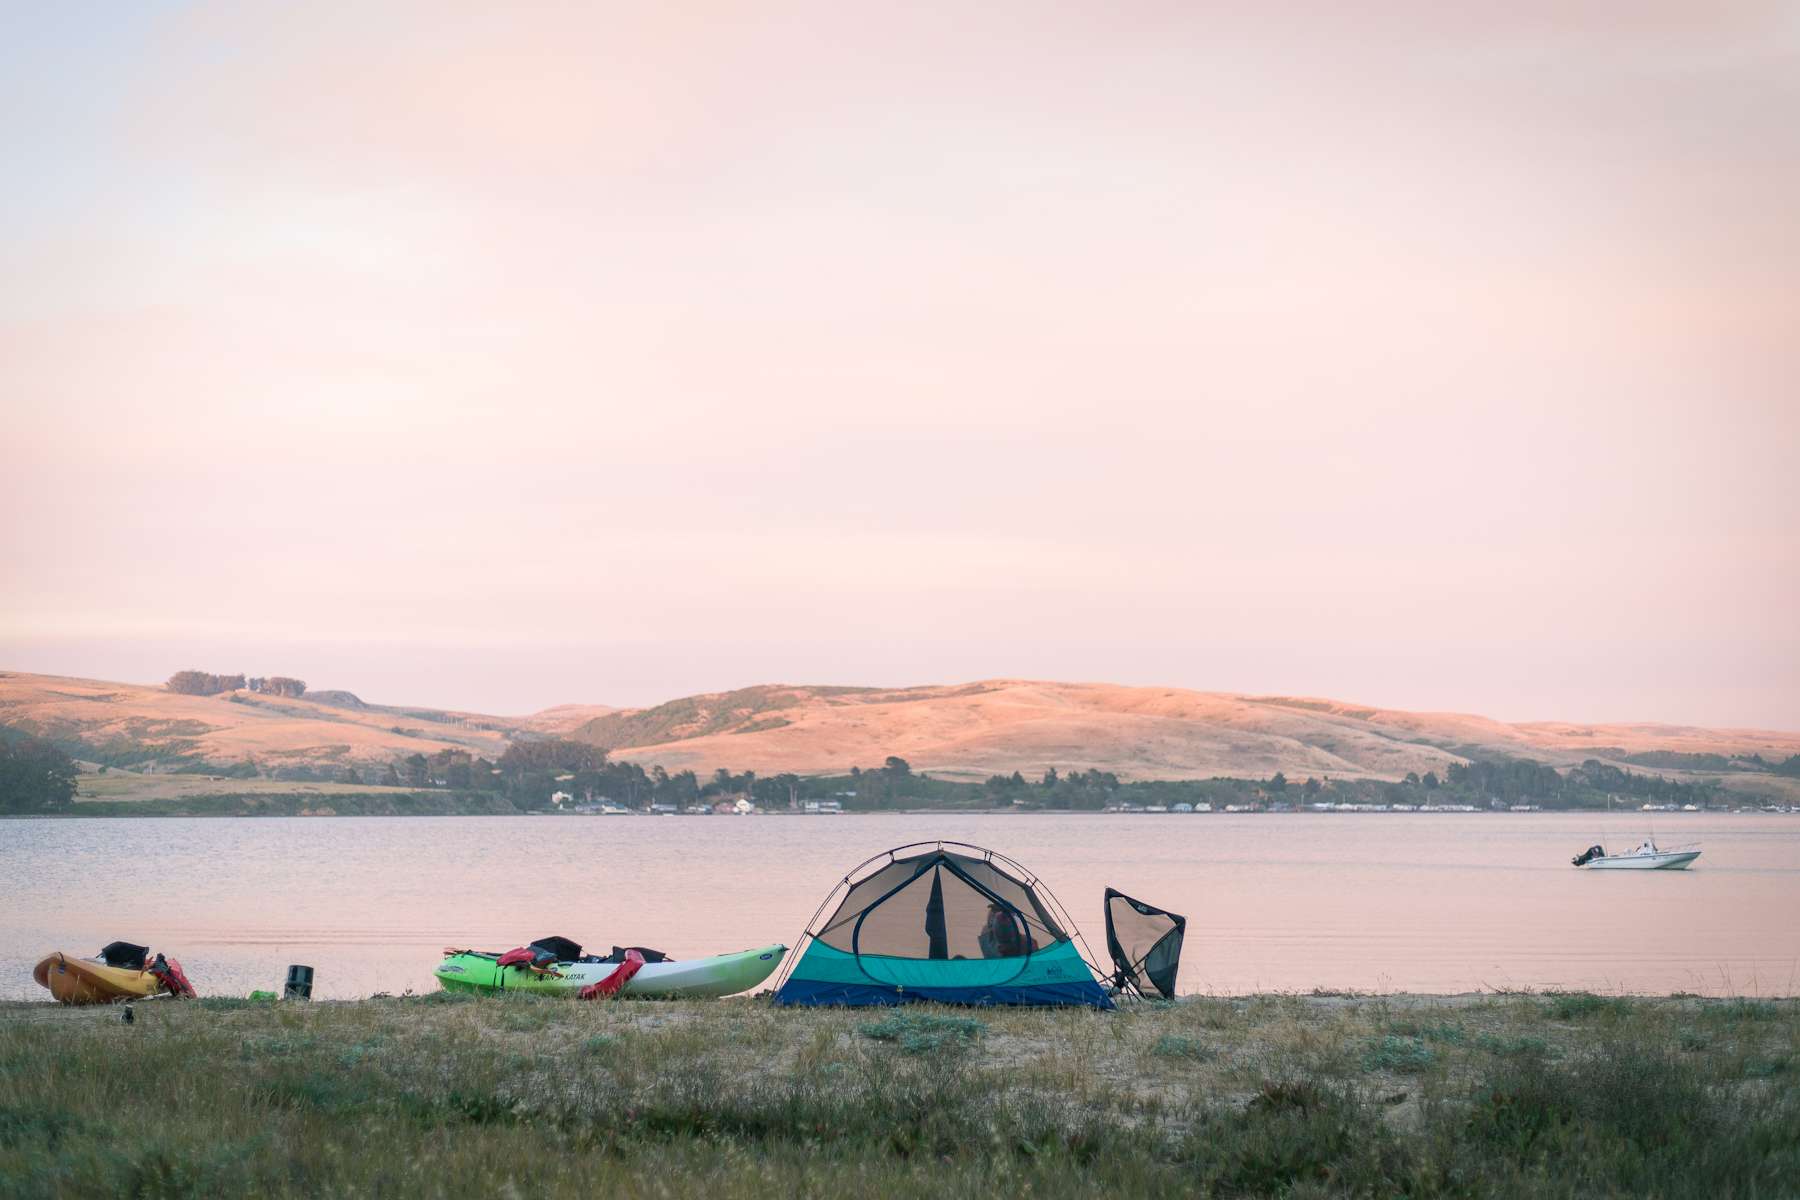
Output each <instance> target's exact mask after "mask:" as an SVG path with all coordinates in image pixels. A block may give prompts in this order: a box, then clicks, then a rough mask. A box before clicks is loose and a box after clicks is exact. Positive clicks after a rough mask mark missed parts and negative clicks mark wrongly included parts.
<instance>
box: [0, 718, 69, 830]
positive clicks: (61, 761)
mask: <svg viewBox="0 0 1800 1200" xmlns="http://www.w3.org/2000/svg"><path fill="white" fill-rule="evenodd" d="M75 774H76V772H75V760H74V759H72V758H70V757H69V756H68V755H67V754H65V753H63V752H62V751H61V750H59V749H58V748H57V747H55V746H54V745H52V744H51V743H49V742H47V741H45V740H44V739H42V738H39V737H33V736H32V735H31V734H28V733H22V732H20V731H18V730H15V729H6V728H3V727H0V813H11V814H19V813H54V812H68V811H69V810H70V809H71V808H73V807H74V806H75Z"/></svg>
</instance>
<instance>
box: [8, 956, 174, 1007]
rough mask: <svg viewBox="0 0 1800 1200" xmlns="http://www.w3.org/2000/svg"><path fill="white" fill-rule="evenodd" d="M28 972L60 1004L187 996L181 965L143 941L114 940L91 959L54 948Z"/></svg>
mask: <svg viewBox="0 0 1800 1200" xmlns="http://www.w3.org/2000/svg"><path fill="white" fill-rule="evenodd" d="M31 977H32V978H33V979H35V980H37V982H38V983H39V984H40V985H42V986H44V987H47V988H49V989H50V994H51V995H52V996H55V997H56V998H57V999H58V1000H60V1001H62V1002H63V1003H64V1004H113V1003H116V1002H118V1001H121V1000H142V999H144V998H145V997H146V996H155V995H157V994H159V993H162V992H167V993H168V994H169V995H171V996H174V997H176V998H177V999H184V998H192V997H193V995H194V988H193V985H192V984H190V983H188V980H187V975H186V974H185V973H183V971H182V969H181V964H180V963H178V962H176V961H175V960H174V959H172V958H165V957H164V956H163V955H161V954H158V955H156V957H155V958H151V957H150V951H149V949H148V948H147V947H144V946H134V945H132V944H131V943H129V942H114V943H112V944H111V945H110V946H108V947H106V949H104V950H102V951H100V953H99V954H98V955H96V956H95V957H93V958H77V957H76V956H75V955H73V954H69V953H66V952H64V951H61V950H58V951H56V952H55V953H54V954H50V955H46V956H45V957H44V958H43V960H42V961H40V962H39V963H38V965H37V966H36V967H34V968H32V971H31Z"/></svg>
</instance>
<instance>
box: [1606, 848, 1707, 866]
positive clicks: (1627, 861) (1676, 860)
mask: <svg viewBox="0 0 1800 1200" xmlns="http://www.w3.org/2000/svg"><path fill="white" fill-rule="evenodd" d="M1699 857H1700V852H1699V851H1698V850H1664V851H1659V852H1657V853H1655V854H1619V855H1613V856H1610V857H1601V858H1596V859H1593V860H1591V861H1589V862H1587V863H1586V864H1584V865H1585V866H1586V867H1587V868H1588V870H1590V871H1599V870H1607V871H1684V870H1686V869H1687V865H1688V864H1689V863H1691V862H1693V861H1694V860H1695V859H1696V858H1699Z"/></svg>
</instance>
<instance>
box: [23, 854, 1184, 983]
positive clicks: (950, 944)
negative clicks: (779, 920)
mask: <svg viewBox="0 0 1800 1200" xmlns="http://www.w3.org/2000/svg"><path fill="white" fill-rule="evenodd" d="M1105 911H1106V946H1107V950H1108V952H1109V953H1110V955H1111V957H1112V962H1113V969H1112V971H1111V972H1110V973H1109V972H1106V971H1103V970H1101V969H1100V968H1098V967H1096V966H1094V965H1093V961H1092V959H1091V957H1090V955H1089V954H1088V953H1087V952H1086V950H1087V944H1086V942H1085V941H1084V940H1083V939H1082V937H1081V934H1080V931H1079V930H1077V929H1076V928H1075V924H1074V922H1073V921H1071V920H1070V919H1069V915H1068V913H1067V911H1065V910H1064V908H1063V907H1062V905H1061V904H1060V903H1059V902H1058V901H1057V899H1056V897H1055V896H1054V895H1052V894H1051V892H1050V889H1049V888H1048V887H1046V886H1045V885H1044V883H1043V881H1042V880H1040V879H1038V878H1037V877H1036V876H1034V875H1032V874H1031V872H1029V871H1027V870H1026V869H1025V868H1024V867H1023V866H1021V865H1020V864H1019V863H1017V862H1015V861H1014V860H1012V859H1010V858H1008V857H1006V856H1005V855H1003V854H999V853H996V852H995V851H993V850H987V849H984V848H982V847H980V846H973V845H970V844H968V843H966V842H952V841H932V842H914V843H911V844H909V845H905V846H897V847H895V848H894V849H892V850H888V851H886V852H884V853H882V854H878V855H876V856H875V857H873V858H870V859H867V860H865V861H864V862H862V863H860V864H858V865H857V866H856V867H855V868H854V869H852V870H851V871H850V873H849V874H847V875H845V876H844V878H843V879H842V880H841V881H839V883H838V885H837V886H836V887H835V888H833V889H832V890H831V892H830V893H829V894H828V895H827V896H826V897H825V899H824V901H823V902H822V903H821V904H820V905H819V908H818V911H816V912H815V913H814V914H813V918H812V920H811V922H809V923H808V925H807V927H806V929H805V931H804V932H803V933H802V935H801V938H800V946H801V950H800V952H799V953H798V954H796V955H795V956H793V957H792V958H788V957H787V947H786V946H783V945H779V944H777V945H771V946H762V947H758V948H756V949H752V950H745V951H741V952H739V953H737V954H719V955H713V956H711V957H708V958H693V959H672V958H670V957H669V956H668V955H666V954H664V953H662V952H661V951H659V950H651V949H649V948H647V947H643V946H614V947H613V948H612V952H611V953H610V954H607V955H604V956H601V955H594V954H586V953H584V952H583V950H582V947H581V945H580V944H579V943H577V942H573V941H570V940H569V939H568V938H564V937H543V938H538V939H537V940H536V941H533V942H529V943H527V944H526V945H523V946H519V947H516V948H514V949H512V950H507V951H478V950H465V949H457V948H454V947H451V948H447V949H445V951H444V961H443V962H442V963H440V964H439V965H438V967H437V970H436V972H435V974H436V976H437V979H438V981H439V983H440V984H441V985H442V986H443V987H444V988H445V989H446V990H449V991H469V992H478V993H504V992H533V993H540V994H548V995H564V996H571V997H577V998H579V999H583V1000H600V999H610V998H612V997H615V996H627V995H629V996H648V997H665V998H704V997H717V996H730V995H735V994H737V993H739V992H746V991H749V990H750V989H752V988H754V987H756V986H757V985H759V984H761V983H762V982H763V981H764V980H766V979H768V978H769V977H770V975H772V974H774V973H775V971H776V970H777V969H778V968H782V970H783V973H782V976H781V978H780V979H779V980H778V984H779V986H778V987H777V988H776V990H775V993H774V1002H775V1003H776V1004H779V1005H797V1006H819V1005H849V1006H861V1005H895V1004H909V1003H914V1002H917V1001H938V1002H941V1003H946V1004H970V1005H1031V1006H1066V1005H1072V1006H1080V1007H1088V1008H1096V1009H1110V1008H1112V1007H1114V997H1119V996H1125V997H1136V998H1139V999H1151V998H1162V999H1173V998H1174V996H1175V987H1176V975H1177V971H1178V969H1179V967H1180V962H1181V948H1182V940H1183V938H1184V937H1185V935H1186V928H1187V920H1186V918H1184V917H1182V916H1180V915H1179V914H1176V913H1172V912H1168V911H1167V910H1165V909H1161V908H1157V907H1156V906H1154V905H1151V904H1148V903H1146V902H1144V901H1142V900H1136V899H1133V898H1132V897H1130V896H1127V895H1125V894H1124V893H1123V892H1120V891H1118V890H1116V889H1114V888H1107V889H1106V897H1105ZM827 914H829V915H827ZM784 960H785V967H784V965H783V964H784ZM312 974H313V972H312V968H311V967H307V966H298V965H296V966H291V967H289V968H288V979H287V984H286V987H285V988H284V992H283V994H284V996H285V997H286V998H288V999H308V998H310V996H311V994H312ZM33 977H34V978H35V979H36V980H37V982H38V983H39V984H41V985H43V986H44V987H46V988H49V989H50V993H51V995H53V996H55V997H56V999H58V1000H60V1001H62V1002H63V1003H65V1004H105V1003H111V1002H114V1001H120V1000H123V1001H130V1000H137V999H143V998H145V997H147V996H154V995H162V994H166V995H169V996H173V997H175V998H177V999H181V998H189V997H192V996H193V995H194V989H193V986H192V985H191V984H190V983H189V982H188V979H187V976H186V974H185V973H183V971H182V969H181V964H180V963H178V962H176V961H174V960H173V959H170V958H166V957H165V956H163V955H161V954H158V955H156V956H155V957H154V958H151V957H150V952H149V949H148V947H145V946H139V945H136V944H134V943H131V942H113V943H111V944H110V945H108V946H107V947H105V948H104V949H103V950H101V951H100V953H99V955H98V956H96V957H95V958H73V957H70V956H69V955H67V954H64V953H62V952H60V951H59V952H57V953H54V954H51V955H49V956H47V957H46V958H44V959H43V960H42V961H41V962H39V963H38V964H37V967H36V969H35V970H34V972H33ZM271 998H272V997H271Z"/></svg>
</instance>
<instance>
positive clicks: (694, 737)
mask: <svg viewBox="0 0 1800 1200" xmlns="http://www.w3.org/2000/svg"><path fill="white" fill-rule="evenodd" d="M0 725H3V726H9V727H12V728H16V729H23V730H26V731H29V732H32V733H36V734H39V735H41V736H45V737H50V738H53V739H55V740H57V741H60V742H62V743H63V744H65V745H72V746H77V745H78V746H79V747H83V748H85V750H86V753H85V755H84V756H85V757H88V758H91V759H93V760H96V761H101V762H113V763H116V764H121V765H124V764H131V765H134V766H136V767H137V768H138V769H145V767H148V768H149V769H152V770H154V769H167V767H169V766H171V765H176V764H179V763H180V762H182V761H187V762H194V761H203V762H206V763H209V764H213V765H217V766H226V765H229V764H235V763H243V762H253V763H254V764H255V765H256V767H257V768H258V770H259V771H260V772H262V773H264V774H271V773H274V772H277V771H280V770H282V769H284V768H301V767H304V768H312V769H314V770H321V769H326V768H334V767H344V766H353V767H356V768H358V769H359V770H365V769H366V768H369V767H378V768H383V769H385V767H386V765H387V764H388V763H390V762H395V761H397V760H399V759H403V758H405V757H407V756H408V755H411V754H414V753H422V754H425V755H427V756H430V755H432V754H435V753H437V752H438V751H440V750H445V749H462V750H467V751H469V752H471V753H474V754H479V755H485V756H487V757H489V758H497V757H498V756H499V755H500V754H502V753H504V752H505V749H506V745H507V743H508V742H509V741H510V740H513V739H516V738H541V737H571V738H577V739H580V740H584V741H589V742H592V743H595V744H597V745H600V746H603V747H605V748H606V749H607V750H608V751H610V752H611V753H612V754H613V756H614V757H615V758H622V759H630V760H633V761H637V762H641V763H643V764H644V765H646V766H649V765H653V764H661V765H662V766H664V767H666V768H668V769H669V770H672V771H674V770H681V769H683V768H692V769H694V770H696V771H699V772H702V773H705V772H710V771H711V770H713V769H714V768H716V767H729V768H731V769H733V770H737V771H742V770H754V771H756V772H757V773H758V774H762V775H768V774H774V773H778V772H781V771H793V772H797V773H800V774H822V773H835V772H842V771H847V770H848V769H849V768H850V767H852V766H862V767H867V766H875V765H879V764H880V763H881V761H882V760H883V759H884V758H886V757H887V756H888V755H890V754H897V755H899V756H901V757H903V758H905V759H907V760H908V761H909V762H910V763H911V764H912V766H913V769H914V770H918V771H928V772H931V773H932V774H936V775H942V776H946V777H952V778H963V779H980V778H985V777H986V776H988V775H991V774H1000V773H1007V774H1009V773H1011V772H1013V771H1015V770H1016V771H1022V772H1024V773H1026V774H1028V775H1034V776H1035V775H1037V774H1040V773H1041V772H1042V771H1043V770H1044V769H1045V768H1046V767H1051V766H1054V767H1056V768H1057V769H1058V770H1062V771H1067V770H1071V769H1090V768H1099V769H1101V770H1106V771H1112V772H1114V773H1115V774H1117V775H1119V776H1120V777H1121V778H1124V779H1187V778H1206V777H1210V776H1213V775H1234V776H1243V777H1266V776H1268V775H1271V774H1273V773H1274V772H1276V771H1282V772H1285V773H1286V774H1287V775H1289V776H1290V777H1293V778H1296V779H1298V778H1304V777H1306V776H1308V775H1317V776H1325V775H1331V776H1334V777H1339V778H1349V777H1358V776H1362V777H1373V778H1387V779H1397V778H1400V777H1401V776H1403V775H1405V774H1406V773H1407V772H1408V771H1417V772H1419V773H1421V774H1423V773H1424V772H1425V771H1428V770H1437V771H1439V772H1440V773H1442V771H1443V768H1444V766H1445V764H1447V763H1449V762H1451V761H1453V760H1454V759H1457V758H1459V757H1468V756H1495V755H1505V756H1515V757H1529V758H1537V759H1541V760H1545V761H1549V762H1553V763H1573V762H1579V761H1581V760H1582V759H1584V758H1588V757H1599V758H1607V759H1612V760H1615V761H1616V760H1618V759H1619V758H1620V757H1621V756H1623V755H1628V754H1642V753H1644V752H1651V751H1664V752H1674V753H1679V754H1719V755H1724V756H1727V757H1730V756H1733V755H1740V756H1744V755H1750V754H1760V755H1762V756H1763V757H1764V758H1765V759H1776V760H1779V759H1785V758H1786V757H1787V756H1788V755H1790V754H1796V753H1800V734H1795V733H1776V732H1767V731H1756V730H1717V729H1699V728H1693V727H1688V726H1672V725H1645V724H1616V725H1574V724H1566V723H1535V724H1517V725H1512V724H1505V723H1503V722H1499V721H1494V720H1490V719H1488V718H1485V717H1477V716H1469V715H1464V714H1457V713H1415V712H1403V711H1398V710H1393V709H1378V708H1369V707H1361V706H1357V705H1353V704H1344V703H1339V702H1336V701H1331V700H1318V699H1309V698H1303V697H1286V696H1238V695H1228V694H1224V693H1217V692H1195V691H1187V690H1184V689H1180V688H1146V687H1122V686H1118V685H1114V684H1093V683H1044V682H1030V681H1024V680H988V681H984V682H980V683H971V684H963V685H956V686H937V687H917V688H904V689H889V688H842V687H790V686H782V685H770V686H763V687H753V688H745V689H741V690H739V691H733V692H721V693H715V694H711V695H702V696H689V697H685V698H683V699H680V700H673V701H670V702H668V703H666V704H661V705H657V706H655V707H652V708H643V709H609V708H605V707H601V706H596V705H578V704H572V705H562V706H558V707H556V708H551V709H546V710H544V711H543V712H540V713H536V714H534V715H531V716H526V717H501V716H492V715H486V714H481V713H467V712H446V711H442V710H437V709H426V708H413V707H398V706H380V705H368V704H363V703H361V702H360V701H358V700H357V699H356V698H355V697H354V696H352V695H350V694H349V693H344V692H321V693H317V694H313V693H309V694H308V697H307V698H305V699H286V698H281V697H275V696H268V695H261V694H253V693H250V692H245V691H237V692H230V693H225V694H221V695H217V696H183V695H175V694H172V693H170V692H168V691H166V690H164V689H163V688H161V687H158V686H146V685H141V684H126V683H107V682H100V681H95V680H89V679H70V678H62V677H57V676H47V675H27V674H20V673H0ZM367 778H369V777H368V776H367V774H366V770H365V779H367Z"/></svg>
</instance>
